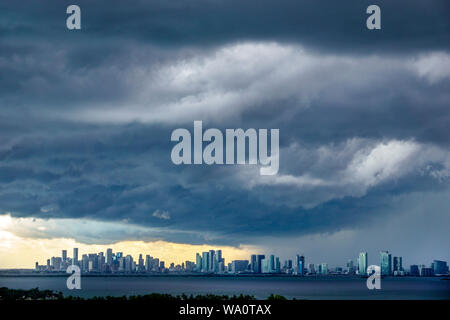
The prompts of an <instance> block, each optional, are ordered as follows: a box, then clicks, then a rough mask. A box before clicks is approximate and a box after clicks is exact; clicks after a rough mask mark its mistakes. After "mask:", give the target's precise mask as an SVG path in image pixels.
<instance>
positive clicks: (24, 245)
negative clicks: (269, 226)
mask: <svg viewBox="0 0 450 320" xmlns="http://www.w3.org/2000/svg"><path fill="white" fill-rule="evenodd" d="M13 219H15V218H11V217H10V216H9V215H6V216H5V215H3V216H0V269H9V268H11V269H12V268H24V269H32V268H34V265H35V263H36V262H39V264H40V265H45V264H46V263H47V259H50V258H51V257H60V256H61V255H62V253H61V251H62V250H67V256H68V257H72V255H73V254H72V252H73V248H78V259H81V256H82V255H83V254H88V253H99V252H104V253H105V252H106V249H108V248H111V249H113V252H123V253H124V254H125V255H126V254H130V255H132V256H133V259H135V260H137V259H138V258H139V254H142V255H143V257H144V258H145V255H147V254H149V255H151V256H152V257H154V258H159V259H160V260H162V261H164V262H165V263H166V266H169V265H170V263H171V262H174V263H175V264H181V263H182V262H185V261H186V260H189V261H194V262H195V254H196V253H197V252H199V253H201V252H203V251H208V250H217V249H221V250H222V255H223V257H224V258H225V263H228V262H231V260H236V259H246V260H249V259H250V254H251V252H253V251H254V250H255V248H253V247H250V246H241V247H238V248H236V247H230V246H211V245H191V244H182V243H173V242H168V241H148V242H147V241H119V242H116V243H112V244H107V245H103V244H101V245H97V244H84V243H80V242H77V241H76V240H75V239H72V238H52V239H40V238H30V237H22V236H18V235H16V234H14V230H11V229H10V228H9V227H11V225H13Z"/></svg>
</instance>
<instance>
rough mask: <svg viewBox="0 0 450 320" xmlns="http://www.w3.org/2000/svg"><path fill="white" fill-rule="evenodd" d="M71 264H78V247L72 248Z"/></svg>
mask: <svg viewBox="0 0 450 320" xmlns="http://www.w3.org/2000/svg"><path fill="white" fill-rule="evenodd" d="M72 264H73V265H78V248H73V258H72Z"/></svg>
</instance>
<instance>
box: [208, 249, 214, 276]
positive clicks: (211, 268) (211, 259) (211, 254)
mask: <svg viewBox="0 0 450 320" xmlns="http://www.w3.org/2000/svg"><path fill="white" fill-rule="evenodd" d="M214 256H215V252H214V250H209V255H208V259H209V262H208V271H211V272H214V260H215V259H214Z"/></svg>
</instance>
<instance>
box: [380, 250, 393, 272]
mask: <svg viewBox="0 0 450 320" xmlns="http://www.w3.org/2000/svg"><path fill="white" fill-rule="evenodd" d="M380 267H381V275H383V276H389V275H391V274H392V255H391V254H390V253H389V251H381V252H380Z"/></svg>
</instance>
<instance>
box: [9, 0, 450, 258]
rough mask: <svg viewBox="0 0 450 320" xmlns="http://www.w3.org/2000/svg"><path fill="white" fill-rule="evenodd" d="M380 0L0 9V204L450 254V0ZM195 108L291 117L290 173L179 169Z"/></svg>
mask: <svg viewBox="0 0 450 320" xmlns="http://www.w3.org/2000/svg"><path fill="white" fill-rule="evenodd" d="M75 3H76V4H78V5H79V6H80V8H81V15H82V20H81V25H82V30H79V31H69V30H67V28H66V21H65V20H66V17H67V14H66V13H65V12H66V8H67V6H68V5H70V4H75ZM370 4H375V2H373V1H364V0H363V1H361V0H349V1H321V2H320V3H318V2H316V1H303V0H295V1H288V0H282V1H266V0H262V1H257V2H255V1H246V2H243V1H219V0H213V1H210V0H208V1H206V0H204V1H203V0H191V1H137V0H134V1H112V0H107V1H106V0H105V1H81V0H77V1H75V2H74V1H47V0H39V1H26V2H23V1H8V2H5V1H4V2H2V3H1V4H0V108H1V116H0V213H1V214H9V215H11V217H13V218H18V217H27V218H36V219H44V220H35V221H40V222H39V227H38V226H33V224H32V223H29V224H26V225H22V226H20V225H15V226H16V228H15V229H14V230H10V231H11V232H14V233H15V234H17V235H18V236H23V237H28V238H30V239H31V238H43V239H51V238H60V237H69V238H73V239H75V240H76V241H78V242H81V243H86V244H109V243H114V242H117V241H123V240H144V241H155V240H164V241H167V242H176V243H182V244H208V245H214V246H217V247H220V246H225V245H227V246H247V245H248V246H258V247H260V248H261V249H260V250H262V251H265V252H267V253H269V252H274V253H276V254H278V255H280V256H281V257H282V258H285V257H290V256H292V255H294V254H296V253H304V254H305V255H306V257H307V263H309V262H315V263H319V262H329V263H330V264H341V265H342V264H344V263H345V262H346V260H347V259H350V258H352V259H355V258H356V256H357V255H358V253H359V252H360V251H369V257H370V259H369V262H371V263H378V262H379V261H378V252H379V251H380V250H390V251H392V253H393V255H401V256H403V257H404V261H405V262H406V263H425V264H429V263H430V262H431V260H432V259H444V260H450V250H449V249H450V248H449V245H448V244H449V243H450V233H449V232H448V230H449V227H450V189H449V186H450V183H449V182H450V103H449V102H450V48H449V45H450V19H449V17H450V4H449V2H448V1H445V0H443V1H435V0H433V1H415V0H409V1H395V2H394V1H382V0H377V1H376V4H378V5H379V6H380V7H381V17H382V20H381V21H382V29H381V30H375V31H370V30H368V29H367V28H366V18H367V17H368V15H367V14H366V13H365V11H366V8H367V6H368V5H370ZM194 120H202V121H203V127H204V128H220V129H225V128H243V129H248V128H268V129H271V128H278V129H280V169H279V172H278V175H276V176H260V175H259V169H258V167H257V166H250V165H248V166H206V165H203V166H176V165H174V164H173V163H172V161H171V159H170V153H171V149H172V147H173V145H174V143H172V142H171V141H170V135H171V132H172V131H173V130H174V129H176V128H187V129H189V130H191V131H192V129H193V121H194ZM27 221H28V220H27ZM31 221H33V220H31ZM46 221H47V222H46ZM54 221H60V222H61V223H59V224H58V223H56V224H52V227H51V228H50V227H48V225H47V227H45V225H46V223H47V224H49V223H53V222H54ZM68 221H69V222H70V225H72V226H74V225H75V226H76V222H74V221H80V223H83V225H84V226H86V224H87V225H90V226H91V227H81V224H80V227H79V228H76V227H72V228H67V225H68ZM43 226H44V227H43ZM111 226H114V227H111Z"/></svg>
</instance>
